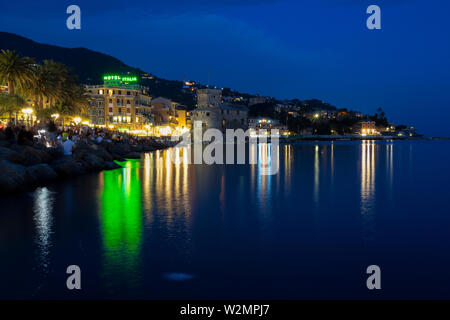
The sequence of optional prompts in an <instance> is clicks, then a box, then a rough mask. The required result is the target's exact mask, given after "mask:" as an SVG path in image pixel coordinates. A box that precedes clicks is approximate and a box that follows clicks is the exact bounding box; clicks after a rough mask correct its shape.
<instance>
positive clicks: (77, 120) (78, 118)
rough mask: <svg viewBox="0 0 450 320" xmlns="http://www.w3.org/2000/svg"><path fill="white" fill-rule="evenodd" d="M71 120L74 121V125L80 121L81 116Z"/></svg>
mask: <svg viewBox="0 0 450 320" xmlns="http://www.w3.org/2000/svg"><path fill="white" fill-rule="evenodd" d="M73 121H74V122H75V124H76V125H78V124H79V123H80V122H81V118H80V117H76V118H74V119H73Z"/></svg>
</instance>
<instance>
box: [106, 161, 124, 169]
mask: <svg viewBox="0 0 450 320" xmlns="http://www.w3.org/2000/svg"><path fill="white" fill-rule="evenodd" d="M119 168H122V167H121V166H119V165H118V164H117V163H115V162H114V161H108V162H105V167H104V168H103V169H104V170H114V169H119Z"/></svg>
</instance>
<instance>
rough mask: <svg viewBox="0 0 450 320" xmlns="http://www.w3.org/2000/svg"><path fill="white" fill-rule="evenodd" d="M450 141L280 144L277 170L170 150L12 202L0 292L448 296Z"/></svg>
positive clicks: (4, 218)
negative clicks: (76, 281)
mask: <svg viewBox="0 0 450 320" xmlns="http://www.w3.org/2000/svg"><path fill="white" fill-rule="evenodd" d="M449 147H450V141H400V142H393V143H392V142H334V143H331V142H327V143H314V142H311V143H301V144H296V145H280V146H279V156H278V157H279V164H280V165H279V172H278V174H276V175H272V176H265V175H261V169H262V168H261V166H260V165H188V164H185V163H183V159H184V158H185V154H187V153H186V152H185V150H182V149H169V150H165V151H158V152H153V153H149V154H146V155H143V157H142V160H141V161H129V162H126V163H124V168H122V169H117V170H113V171H106V172H102V173H99V174H97V173H96V174H92V175H88V176H83V177H80V178H78V179H75V180H71V181H68V182H63V183H55V184H52V185H49V186H48V187H44V188H39V189H37V190H36V191H34V192H29V193H25V194H20V195H14V196H8V197H0V298H14V299H16V298H32V299H44V298H64V299H66V298H67V299H72V298H151V299H171V298H176V299H180V298H191V299H196V298H207V299H211V298H232V299H234V298H238V299H240V298H253V299H261V298H267V299H269V298H275V299H277V298H287V299H297V298H344V299H345V298H386V299H389V298H450V207H449V201H450V170H449V169H450V148H449ZM258 152H259V153H260V154H261V152H265V151H264V150H258ZM171 153H174V154H175V157H176V158H177V159H179V161H177V162H176V163H173V162H171V161H170V156H171ZM272 156H273V154H272ZM269 157H270V155H269ZM272 160H273V159H272ZM372 264H375V265H379V266H380V268H381V285H382V289H381V290H379V291H376V292H374V291H369V290H367V288H366V279H367V276H368V275H367V274H366V268H367V266H369V265H372ZM69 265H78V266H80V268H81V272H82V274H81V276H82V290H80V291H69V290H67V289H66V279H67V276H68V275H67V274H66V268H67V267H68V266H69Z"/></svg>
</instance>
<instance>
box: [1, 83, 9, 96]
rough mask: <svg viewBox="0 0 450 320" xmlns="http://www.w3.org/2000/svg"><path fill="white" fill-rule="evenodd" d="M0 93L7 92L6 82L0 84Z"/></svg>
mask: <svg viewBox="0 0 450 320" xmlns="http://www.w3.org/2000/svg"><path fill="white" fill-rule="evenodd" d="M0 93H5V94H8V83H5V84H4V85H2V84H0Z"/></svg>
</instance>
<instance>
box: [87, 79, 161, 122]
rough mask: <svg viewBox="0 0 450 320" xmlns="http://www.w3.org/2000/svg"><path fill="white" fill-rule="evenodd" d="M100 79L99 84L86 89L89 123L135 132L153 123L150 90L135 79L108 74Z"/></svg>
mask: <svg viewBox="0 0 450 320" xmlns="http://www.w3.org/2000/svg"><path fill="white" fill-rule="evenodd" d="M103 80H104V83H103V84H102V85H91V86H86V90H87V92H88V94H89V95H90V97H91V102H90V104H91V105H90V108H89V117H90V119H91V122H92V124H94V125H98V126H108V127H111V128H112V127H114V128H117V129H125V130H127V129H128V130H130V129H131V130H136V129H142V127H143V126H144V125H146V124H148V123H150V122H152V118H151V109H152V108H151V96H150V93H149V90H148V88H146V87H143V86H140V85H139V84H138V83H137V78H136V77H133V76H120V75H107V76H104V77H103Z"/></svg>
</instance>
